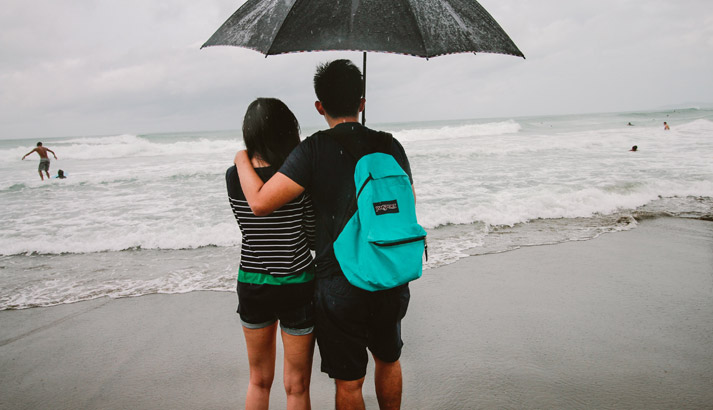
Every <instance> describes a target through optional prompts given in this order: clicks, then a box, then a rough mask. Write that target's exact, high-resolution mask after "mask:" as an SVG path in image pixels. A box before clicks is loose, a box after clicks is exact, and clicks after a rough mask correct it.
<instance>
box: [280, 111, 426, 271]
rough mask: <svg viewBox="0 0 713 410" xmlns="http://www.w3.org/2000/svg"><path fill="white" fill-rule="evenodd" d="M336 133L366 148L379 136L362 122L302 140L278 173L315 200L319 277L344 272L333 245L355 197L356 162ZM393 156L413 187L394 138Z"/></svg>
mask: <svg viewBox="0 0 713 410" xmlns="http://www.w3.org/2000/svg"><path fill="white" fill-rule="evenodd" d="M337 134H343V135H346V136H347V137H349V138H353V139H354V140H355V141H357V145H362V146H364V147H367V146H371V145H373V144H374V139H375V138H377V137H378V136H377V135H375V134H377V133H376V132H375V131H372V130H369V129H367V128H366V127H364V126H362V125H361V124H359V123H344V124H339V125H337V126H335V127H334V128H332V129H329V130H325V131H319V132H317V133H315V134H313V135H312V136H310V137H308V138H306V139H305V140H304V141H302V143H300V145H298V146H297V147H296V148H295V149H294V150H293V151H292V153H291V154H290V156H289V157H288V158H287V160H285V163H284V164H282V167H281V168H280V170H279V172H280V173H282V174H284V175H285V176H287V177H288V178H290V179H291V180H293V181H294V182H296V183H297V184H299V185H300V186H302V187H303V188H305V189H306V191H307V192H308V193H309V194H310V196H311V197H312V204H313V207H314V211H315V216H316V228H317V237H316V258H315V273H316V274H317V276H318V277H319V276H326V275H330V274H335V273H340V272H341V269H340V268H339V264H338V262H337V259H336V257H335V256H334V248H333V247H332V244H333V242H334V240H335V239H336V238H337V236H339V233H340V232H341V231H342V228H344V225H345V224H346V223H347V221H348V220H349V218H350V217H351V214H349V208H350V205H351V203H352V201H353V199H354V195H355V192H354V191H355V188H354V168H355V167H356V161H357V160H356V159H355V158H354V157H353V156H352V155H351V154H349V153H348V152H347V151H346V149H344V147H343V146H342V145H341V144H340V143H339V142H337V141H336V140H335V139H334V135H337ZM391 155H393V156H394V158H395V159H396V162H398V163H399V165H401V168H403V170H404V171H405V172H406V174H407V175H408V176H409V179H410V180H411V183H412V184H413V178H412V176H411V168H410V166H409V162H408V158H407V157H406V152H405V151H404V149H403V147H402V146H401V144H400V143H399V142H398V141H397V140H396V139H395V138H394V139H392V143H391Z"/></svg>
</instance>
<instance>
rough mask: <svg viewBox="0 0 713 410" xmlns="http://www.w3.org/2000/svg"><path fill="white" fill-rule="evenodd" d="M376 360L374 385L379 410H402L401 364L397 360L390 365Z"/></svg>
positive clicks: (376, 358) (375, 358)
mask: <svg viewBox="0 0 713 410" xmlns="http://www.w3.org/2000/svg"><path fill="white" fill-rule="evenodd" d="M372 357H373V358H374V364H375V367H374V385H375V387H376V398H377V400H378V401H379V408H380V409H381V410H385V409H389V410H391V409H400V408H401V391H402V385H403V383H402V379H401V363H400V362H399V361H398V360H397V361H395V362H392V363H389V362H384V361H382V360H379V358H378V357H376V356H374V355H372Z"/></svg>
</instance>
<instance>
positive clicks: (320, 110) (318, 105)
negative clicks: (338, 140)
mask: <svg viewBox="0 0 713 410" xmlns="http://www.w3.org/2000/svg"><path fill="white" fill-rule="evenodd" d="M314 108H316V109H317V112H318V113H319V114H320V115H324V114H326V112H325V111H324V107H322V103H321V102H320V101H315V102H314Z"/></svg>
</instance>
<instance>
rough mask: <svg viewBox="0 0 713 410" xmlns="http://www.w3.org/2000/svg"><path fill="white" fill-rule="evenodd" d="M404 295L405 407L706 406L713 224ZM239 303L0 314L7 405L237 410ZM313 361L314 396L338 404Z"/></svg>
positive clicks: (459, 270) (2, 404) (709, 398)
mask: <svg viewBox="0 0 713 410" xmlns="http://www.w3.org/2000/svg"><path fill="white" fill-rule="evenodd" d="M411 292H412V299H411V306H410V308H409V313H408V314H407V316H406V319H405V320H404V324H403V333H404V341H405V343H406V345H405V347H404V353H403V356H402V365H403V368H404V401H403V408H404V409H476V408H483V409H490V408H512V409H520V408H568V409H574V408H582V409H589V408H596V409H606V408H617V409H619V408H626V409H658V408H677V409H709V408H713V222H707V221H698V220H685V219H674V218H661V219H655V220H647V221H643V222H642V223H641V224H640V226H639V227H638V228H636V229H634V230H632V231H627V232H620V233H614V234H606V235H603V236H601V237H599V238H597V239H593V240H590V241H585V242H569V243H563V244H557V245H547V246H537V247H529V248H523V249H518V250H515V251H511V252H506V253H501V254H491V255H482V256H476V257H470V258H467V259H463V260H461V261H459V262H457V263H454V264H452V265H448V266H445V267H441V268H438V269H434V270H429V271H426V272H425V274H424V277H423V278H421V279H419V280H418V281H416V282H414V283H413V284H412V286H411ZM235 306H236V300H235V295H234V294H232V293H227V292H192V293H189V294H183V295H151V296H143V297H138V298H127V299H118V300H110V299H98V300H94V301H90V302H81V303H76V304H72V305H62V306H55V307H50V308H34V309H26V310H19V311H3V312H0V329H1V330H0V409H40V408H52V409H78V408H82V409H125V408H126V409H128V408H130V409H226V408H241V407H242V405H243V401H244V397H245V389H246V386H247V380H248V372H247V358H246V355H245V352H244V349H245V347H244V342H243V338H242V332H241V329H240V324H239V320H238V317H237V315H236V314H235V313H234V311H235ZM279 358H280V357H278V359H279ZM319 360H320V359H319V354H316V355H315V365H314V370H313V384H312V401H313V408H315V409H328V408H333V398H332V396H333V385H332V382H331V381H330V380H329V379H328V378H327V377H326V376H324V375H323V374H321V373H320V372H319ZM369 370H370V373H369V375H368V376H367V377H368V379H367V383H366V385H365V386H366V388H365V400H366V402H367V408H377V407H378V406H377V405H376V398H375V395H374V390H373V385H372V384H371V380H373V378H371V370H372V367H371V366H370V368H369ZM281 371H282V368H281V366H280V365H278V371H277V374H278V375H279V374H281ZM284 407H285V395H284V392H283V390H282V382H281V377H280V376H278V377H276V380H275V384H274V387H273V392H272V402H271V408H275V409H280V408H284Z"/></svg>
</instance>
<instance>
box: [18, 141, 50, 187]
mask: <svg viewBox="0 0 713 410" xmlns="http://www.w3.org/2000/svg"><path fill="white" fill-rule="evenodd" d="M33 152H36V153H37V154H38V155H39V156H40V166H39V167H38V168H37V171H38V172H39V173H40V179H42V180H43V181H44V180H45V177H44V176H43V175H42V171H45V174H47V178H48V179H49V177H50V159H49V156H47V152H51V153H52V155H54V159H57V155H56V154H55V153H54V151H52V150H51V149H49V148H45V147H43V146H42V143H41V142H38V143H37V148H35V149H33V150H32V151H30V152H28V153H27V154H25V155H24V156H23V157H22V159H23V160H24V159H25V157H27V156H28V155H30V154H32V153H33Z"/></svg>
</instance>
